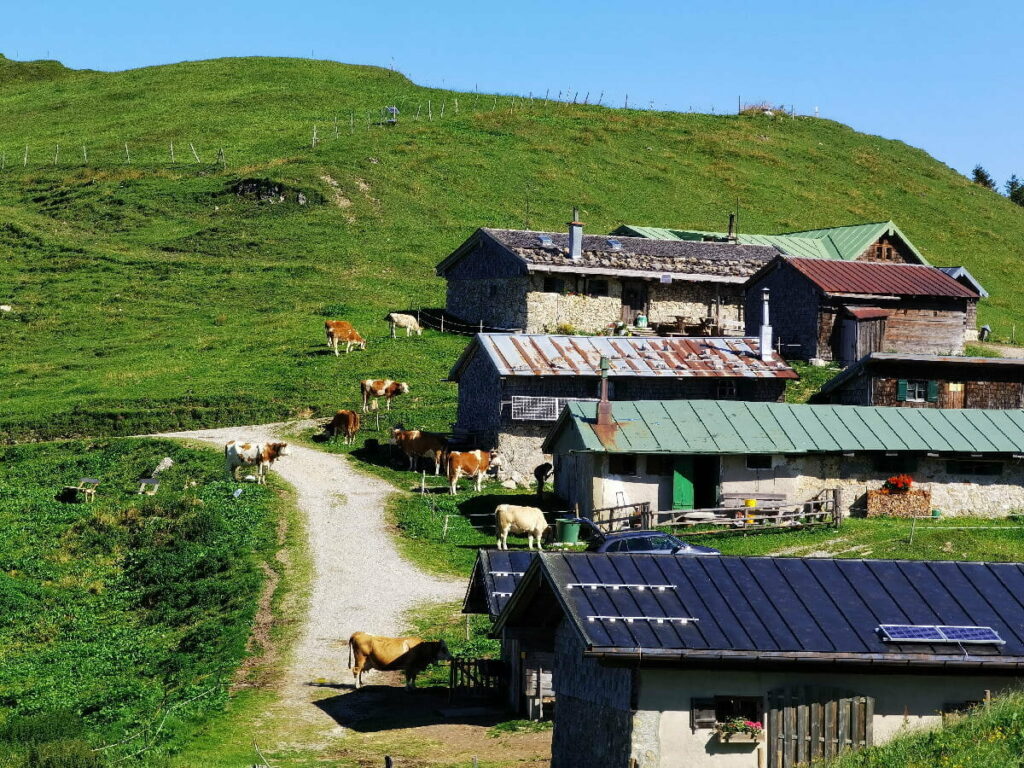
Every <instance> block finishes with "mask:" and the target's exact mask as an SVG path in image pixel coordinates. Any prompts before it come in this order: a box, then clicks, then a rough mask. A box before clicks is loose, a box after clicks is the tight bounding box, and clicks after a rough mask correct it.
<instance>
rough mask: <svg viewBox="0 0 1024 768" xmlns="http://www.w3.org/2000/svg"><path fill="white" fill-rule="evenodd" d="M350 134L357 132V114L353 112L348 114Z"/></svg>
mask: <svg viewBox="0 0 1024 768" xmlns="http://www.w3.org/2000/svg"><path fill="white" fill-rule="evenodd" d="M348 132H349V133H355V132H356V113H355V112H352V111H351V110H350V111H349V113H348Z"/></svg>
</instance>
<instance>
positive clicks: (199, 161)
mask: <svg viewBox="0 0 1024 768" xmlns="http://www.w3.org/2000/svg"><path fill="white" fill-rule="evenodd" d="M188 148H189V149H191V150H192V157H194V158H195V159H196V162H197V163H201V162H202V160H200V159H199V153H198V152H196V148H195V147H194V146H192V142H191V141H190V142H189V143H188Z"/></svg>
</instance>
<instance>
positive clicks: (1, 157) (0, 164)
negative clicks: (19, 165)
mask: <svg viewBox="0 0 1024 768" xmlns="http://www.w3.org/2000/svg"><path fill="white" fill-rule="evenodd" d="M6 168H7V153H6V152H2V153H0V171H2V170H5V169H6Z"/></svg>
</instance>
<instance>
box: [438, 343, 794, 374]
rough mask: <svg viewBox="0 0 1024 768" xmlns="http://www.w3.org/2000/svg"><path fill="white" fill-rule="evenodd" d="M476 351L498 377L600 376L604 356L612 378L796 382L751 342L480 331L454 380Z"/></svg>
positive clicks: (776, 358) (778, 362)
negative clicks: (765, 357) (761, 355)
mask: <svg viewBox="0 0 1024 768" xmlns="http://www.w3.org/2000/svg"><path fill="white" fill-rule="evenodd" d="M478 349H483V350H484V352H485V353H486V354H487V356H488V357H489V358H490V360H491V362H492V363H493V364H494V367H495V369H496V370H497V371H498V374H499V375H500V376H600V375H601V370H600V362H601V357H602V356H604V357H607V358H608V361H609V363H610V365H611V370H610V371H609V373H608V375H609V377H611V378H619V377H623V376H630V377H634V376H651V377H664V376H674V377H679V378H692V377H709V376H713V377H726V378H736V377H745V378H761V379H765V378H771V379H798V378H800V377H799V375H798V374H797V373H796V371H794V370H793V369H792V368H790V367H789V366H788V365H787V364H786V362H785V361H784V360H783V359H782V358H781V357H779V355H778V354H776V353H775V352H774V351H773V352H772V354H771V358H770V359H769V360H767V361H762V360H761V357H760V351H759V350H760V342H759V341H758V339H755V338H737V337H661V336H655V337H649V336H553V335H548V334H508V333H483V334H477V336H476V338H475V339H474V341H473V342H471V343H470V345H469V346H468V347H467V349H466V351H465V352H464V353H463V354H462V356H461V357H460V358H459V360H458V362H456V363H455V365H454V367H453V368H452V370H451V373H450V374H449V378H450V379H451V380H452V381H458V379H459V377H460V375H461V371H462V370H463V368H464V367H465V366H466V365H467V364H468V362H469V360H470V359H471V358H472V356H473V355H474V354H475V353H476V351H477V350H478Z"/></svg>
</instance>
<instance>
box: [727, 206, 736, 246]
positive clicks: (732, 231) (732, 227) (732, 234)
mask: <svg viewBox="0 0 1024 768" xmlns="http://www.w3.org/2000/svg"><path fill="white" fill-rule="evenodd" d="M726 239H727V240H728V241H729V242H731V243H734V242H736V239H737V238H736V214H735V213H730V214H729V234H728V236H727V237H726Z"/></svg>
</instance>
